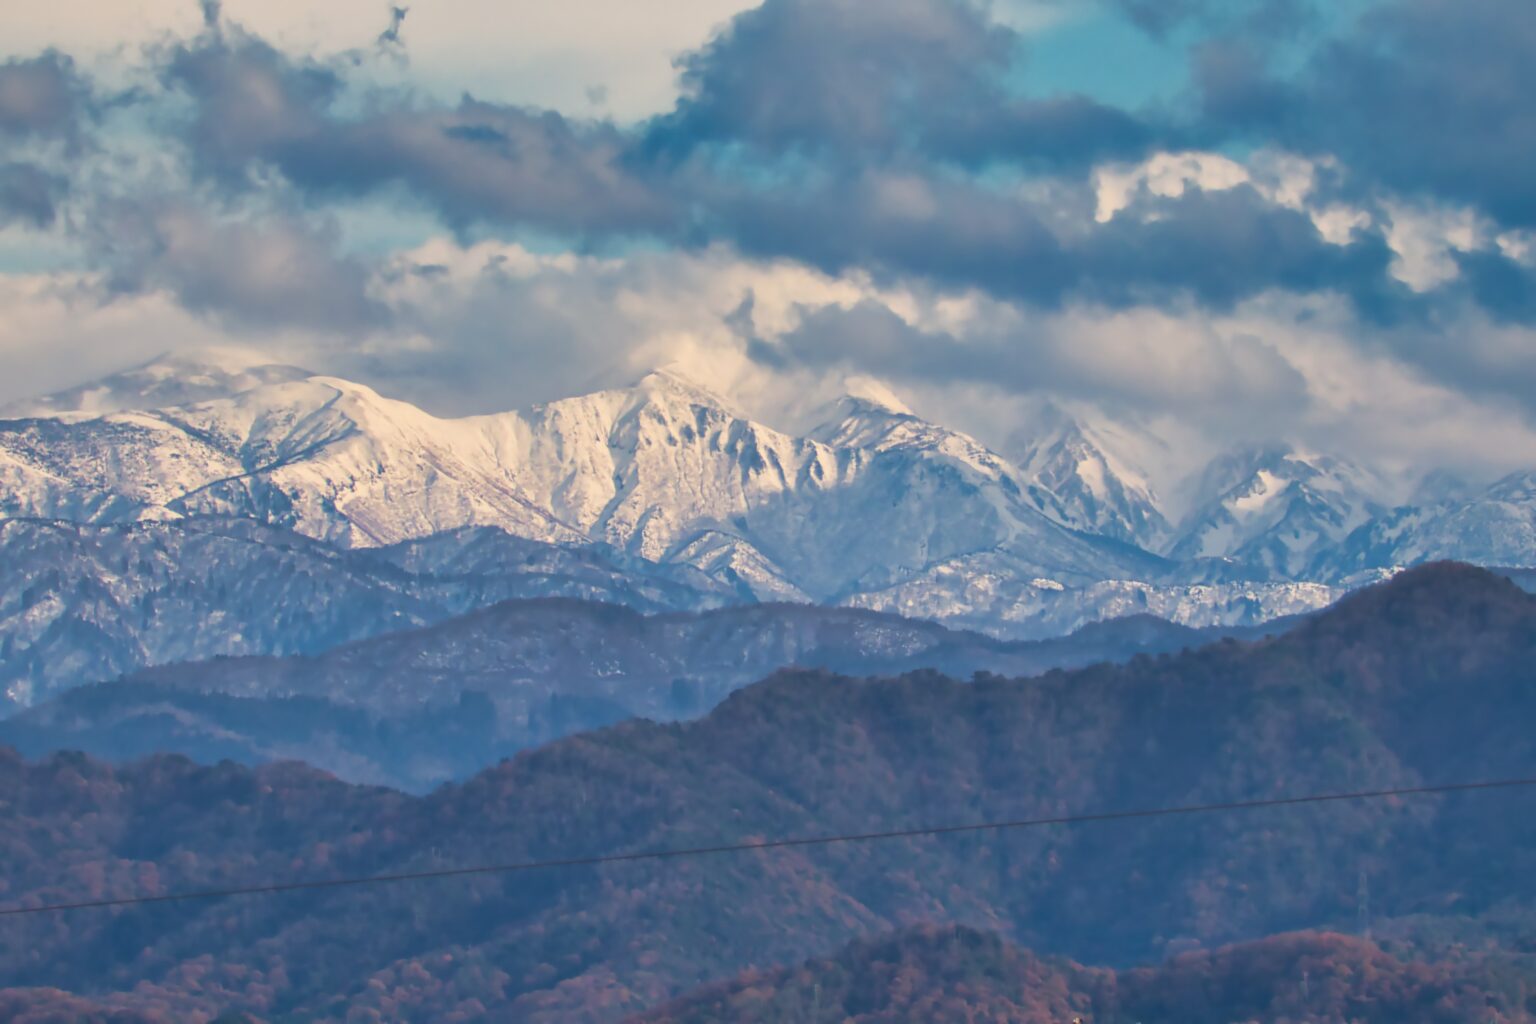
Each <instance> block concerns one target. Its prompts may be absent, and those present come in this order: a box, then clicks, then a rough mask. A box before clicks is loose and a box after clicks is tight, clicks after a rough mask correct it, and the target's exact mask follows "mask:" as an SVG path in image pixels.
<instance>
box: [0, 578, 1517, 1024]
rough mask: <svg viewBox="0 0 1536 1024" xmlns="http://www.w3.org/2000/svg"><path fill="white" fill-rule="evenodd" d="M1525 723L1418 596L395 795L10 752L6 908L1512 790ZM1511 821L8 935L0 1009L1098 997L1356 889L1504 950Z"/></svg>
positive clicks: (1511, 647) (1397, 921) (394, 1011)
mask: <svg viewBox="0 0 1536 1024" xmlns="http://www.w3.org/2000/svg"><path fill="white" fill-rule="evenodd" d="M1533 720H1536V599H1533V598H1532V597H1530V596H1528V595H1526V594H1524V593H1523V592H1522V591H1520V590H1519V588H1517V587H1515V586H1514V585H1513V584H1511V583H1509V582H1508V581H1506V580H1503V579H1501V578H1498V577H1496V576H1493V575H1492V574H1489V573H1485V572H1481V571H1479V570H1474V569H1470V568H1466V567H1462V566H1453V565H1439V566H1431V567H1427V568H1424V569H1420V570H1415V571H1413V572H1409V573H1405V574H1403V575H1402V576H1400V577H1399V578H1398V579H1396V580H1395V581H1393V582H1392V583H1389V584H1386V585H1383V586H1380V587H1378V588H1375V589H1373V590H1370V591H1366V592H1363V593H1361V594H1360V595H1358V596H1357V597H1354V598H1352V599H1350V600H1348V601H1346V602H1344V603H1342V604H1341V605H1340V606H1338V607H1337V608H1336V609H1334V610H1333V611H1330V612H1328V613H1326V614H1324V615H1322V616H1321V617H1319V618H1318V619H1317V620H1315V621H1313V622H1310V623H1307V624H1305V625H1303V626H1302V627H1300V628H1298V629H1297V630H1295V631H1293V632H1291V633H1289V634H1287V635H1285V636H1283V637H1279V638H1276V639H1273V640H1269V641H1263V642H1260V643H1258V644H1254V645H1246V644H1242V643H1236V642H1231V643H1223V644H1218V645H1216V646H1214V647H1210V648H1206V649H1203V650H1200V651H1196V652H1192V653H1184V654H1177V655H1166V656H1157V657H1141V658H1137V659H1135V660H1133V661H1132V662H1130V663H1129V664H1127V665H1124V666H1119V667H1112V666H1102V667H1097V668H1090V669H1086V670H1082V671H1076V672H1056V673H1052V674H1049V675H1046V676H1043V677H1040V678H1038V679H1033V680H1026V681H1008V680H1003V679H998V678H982V679H980V680H979V681H978V682H976V683H974V684H971V683H959V682H955V681H952V680H949V679H945V678H943V677H941V676H937V675H934V674H915V675H908V676H903V677H900V678H896V679H891V680H849V679H844V678H840V677H837V676H832V675H827V674H819V673H784V674H780V675H778V676H775V677H774V678H772V679H770V680H767V681H765V682H763V683H761V684H758V685H755V686H752V687H749V688H747V689H746V690H744V691H741V692H739V693H737V694H735V695H733V696H732V697H731V698H729V699H728V700H726V701H725V702H724V703H723V704H722V705H721V706H720V707H719V708H717V709H716V710H715V711H714V712H712V713H711V714H710V715H708V716H707V717H706V718H704V719H702V720H699V721H697V722H694V723H689V724H672V725H656V724H651V723H644V722H640V723H630V724H626V725H622V726H617V727H614V728H611V729H607V730H604V731H601V732H597V733H591V734H586V735H582V736H578V737H574V738H571V739H569V740H565V741H561V742H558V743H555V744H552V745H549V746H547V747H544V748H541V749H539V750H536V751H532V752H528V753H525V754H522V755H519V756H518V757H517V758H515V759H513V760H512V761H509V762H506V763H504V764H502V765H501V766H499V767H497V768H495V769H492V770H490V771H487V772H485V773H483V774H481V775H479V776H477V777H476V778H474V779H473V780H471V781H469V782H467V783H465V784H463V785H457V786H450V787H445V788H443V789H440V790H438V791H436V792H434V793H433V794H431V795H429V796H426V797H420V798H416V797H408V796H404V795H401V794H398V793H394V792H390V791H387V790H379V789H368V788H363V787H353V786H347V785H344V784H341V783H338V782H336V781H334V780H332V779H330V778H328V777H326V776H324V775H322V774H320V773H318V772H314V771H312V770H309V769H305V768H302V767H298V766H276V767H268V768H263V769H257V770H254V771H253V770H249V769H245V768H241V767H237V766H234V765H227V764H226V765H221V766H217V767H212V768H203V767H198V766H195V765H193V764H191V763H190V762H187V761H184V760H181V759H176V758H159V759H153V760H150V761H146V762H143V763H140V764H136V765H134V766H131V767H127V768H121V769H114V768H111V767H108V766H105V765H102V764H99V763H96V762H92V761H90V760H88V759H85V758H82V757H79V756H67V755H66V756H58V757H54V758H51V759H48V760H46V761H43V762H39V763H26V762H23V761H22V760H20V759H19V758H17V757H15V756H11V757H7V758H3V759H0V858H3V860H4V862H5V863H6V865H7V868H6V871H5V872H4V873H3V877H0V886H3V892H0V902H4V903H6V904H12V903H31V904H35V903H40V902H52V901H61V900H72V899H90V898H99V897H109V896H125V895H132V894H140V893H162V892H169V891H176V890H183V889H200V888H207V887H218V886H225V885H236V884H244V883H250V882H253V881H254V882H260V881H265V880H272V879H290V878H296V877H298V878H317V877H318V878H327V877H339V876H349V875H364V874H373V873H379V872H397V871H411V870H421V869H428V868H433V867H443V866H448V865H452V864H476V863H507V862H516V861H523V860H535V859H549V858H560V857H571V856H583V855H591V854H602V853H609V852H622V851H638V850H648V849H654V848H665V847H677V846H696V845H707V844H712V843H721V842H738V841H742V840H747V839H751V838H753V837H779V836H795V835H824V834H829V833H840V832H866V831H873V830H884V829H895V828H903V827H908V826H917V825H923V824H930V823H952V822H968V821H978V820H987V819H1017V818H1026V817H1034V816H1039V815H1045V814H1049V815H1060V814H1071V813H1076V812H1097V811H1105V810H1119V809H1132V808H1149V807H1166V806H1176V805H1184V804H1204V803H1213V802H1221V801H1230V800H1247V799H1253V798H1263V797H1273V796H1290V795H1297V794H1307V793H1316V792H1327V791H1340V790H1361V789H1379V788H1389V787H1402V786H1413V785H1418V784H1421V783H1426V782H1429V783H1440V782H1455V781H1463V780H1472V779H1487V778H1497V777H1513V776H1531V775H1536V735H1533V731H1532V730H1531V729H1530V728H1529V723H1530V722H1531V721H1533ZM1533 811H1536V794H1533V793H1531V792H1529V791H1518V790H1516V791H1501V792H1497V793H1484V794H1474V795H1463V796H1460V797H1454V798H1443V797H1424V798H1413V799H1409V800H1401V801H1396V802H1388V801H1377V802H1370V803H1348V804H1342V803H1341V804H1328V805H1319V806H1311V807H1302V808H1291V809H1287V810H1271V811H1263V812H1259V811H1250V812H1243V813H1233V814H1225V815H1212V816H1203V817H1180V818H1163V819H1152V820H1146V821H1142V822H1138V823H1120V824H1113V825H1111V824H1102V825H1096V826H1079V827H1073V828H1051V829H1035V830H1028V831H1017V832H1008V833H998V834H988V833H978V834H970V835H966V836H956V837H949V838H922V839H911V840H904V841H899V842H888V843H880V844H848V845H842V846H836V847H827V848H814V849H800V850H780V851H771V852H770V851H764V852H759V853H754V854H750V855H735V856H722V857H714V858H701V859H691V860H688V859H684V860H668V861H659V862H634V863H626V864H615V865H609V866H605V867H602V868H583V869H568V870H562V871H549V872H545V873H536V874H532V873H531V874H511V875H486V876H477V877H474V878H471V879H460V880H454V881H439V882H428V883H416V884H401V885H390V886H377V887H362V888H349V889H335V890H323V891H314V892H306V893H299V894H294V895H287V896H275V897H251V898H240V899H228V900H221V901H209V902H196V903H187V904H177V905H151V906H145V907H135V908H126V909H122V910H116V911H110V912H100V911H91V912H74V913H69V914H64V915H57V916H48V915H39V916H35V917H23V918H12V919H10V920H8V921H7V922H6V923H5V926H4V927H3V928H0V985H10V986H22V985H26V986H51V987H57V988H60V989H64V990H68V991H70V992H73V993H75V994H77V995H79V996H82V997H88V998H90V999H93V1000H95V1001H97V1002H98V1003H102V1004H103V1005H109V1006H116V1007H130V1008H134V1009H136V1010H138V1011H142V1012H145V1013H160V1014H162V1015H164V1018H165V1019H177V1020H181V1019H197V1017H198V1015H199V1014H203V1015H207V1014H211V1013H213V1012H214V1011H225V1010H230V1009H237V1010H242V1011H248V1012H251V1013H254V1014H256V1015H257V1016H260V1017H265V1018H278V1017H283V1016H285V1015H287V1016H288V1017H289V1019H295V1018H296V1019H304V1020H309V1019H338V1020H339V1019H350V1018H349V1017H348V1015H349V1014H357V1015H360V1016H359V1019H386V1020H396V1019H419V1020H427V1019H430V1020H454V1019H461V1020H472V1019H478V1018H480V1017H483V1016H485V1015H487V1014H494V1015H499V1016H502V1017H504V1018H505V1019H516V1020H522V1021H530V1022H541V1021H542V1022H555V1021H568V1020H573V1019H583V1020H595V1021H603V1020H616V1019H619V1018H622V1017H623V1016H624V1015H626V1014H630V1013H637V1012H641V1011H644V1010H647V1009H649V1008H651V1007H654V1006H657V1005H659V1004H660V1003H662V1002H663V1001H665V1000H666V999H668V998H672V997H675V996H676V995H678V994H679V993H681V992H684V991H686V990H687V989H690V988H693V987H695V986H698V985H700V984H705V983H709V982H714V981H719V980H721V979H725V978H728V977H730V976H731V975H733V974H735V973H736V972H738V971H740V970H742V969H744V968H747V967H749V966H753V965H768V964H776V963H777V964H792V963H800V962H803V961H804V960H805V958H806V957H808V956H824V955H827V954H830V953H831V952H833V951H834V950H836V949H838V948H839V947H841V946H842V945H844V944H845V943H847V942H849V941H853V940H857V939H860V938H863V937H867V936H870V935H873V934H878V933H881V932H884V931H888V930H890V929H892V928H896V927H901V926H905V925H908V924H911V923H913V922H922V921H927V922H935V923H945V922H948V923H959V924H965V925H970V926H979V927H984V928H987V929H989V930H995V931H998V932H1000V933H1002V934H1004V935H1005V936H1006V937H1007V938H1008V939H1009V940H1010V941H1014V942H1018V943H1020V944H1022V945H1024V946H1028V947H1030V948H1033V949H1035V950H1036V951H1038V952H1039V953H1040V954H1041V955H1043V956H1070V957H1072V958H1074V959H1076V960H1078V961H1079V962H1084V963H1094V964H1117V965H1121V966H1124V965H1128V964H1132V963H1138V962H1142V963H1145V962H1157V961H1160V960H1162V959H1163V958H1164V957H1165V956H1166V955H1167V954H1169V953H1170V952H1174V951H1178V950H1184V949H1195V948H1211V947H1215V946H1217V945H1220V944H1224V943H1228V942H1233V941H1239V940H1249V939H1255V938H1260V937H1263V936H1268V935H1274V934H1277V933H1281V932H1288V931H1293V930H1296V929H1303V928H1315V927H1331V928H1334V929H1340V928H1346V929H1347V928H1353V927H1354V926H1355V922H1356V919H1357V912H1358V906H1357V894H1358V893H1359V891H1360V885H1361V875H1362V873H1364V874H1365V875H1366V876H1367V879H1368V884H1369V887H1370V902H1371V908H1372V913H1373V914H1374V924H1375V927H1376V929H1377V933H1378V934H1379V935H1385V936H1391V937H1393V939H1394V941H1400V942H1402V943H1405V944H1408V945H1409V946H1410V947H1411V948H1413V949H1414V950H1415V951H1416V953H1417V954H1419V955H1423V956H1427V957H1432V958H1433V957H1437V956H1440V955H1442V953H1443V951H1444V950H1445V949H1447V948H1449V947H1450V946H1451V945H1452V944H1454V943H1462V944H1467V943H1492V944H1493V945H1495V946H1496V947H1500V948H1506V949H1518V948H1520V947H1521V946H1522V945H1525V946H1527V948H1528V944H1529V943H1530V942H1531V939H1532V936H1533V935H1536V912H1533V908H1536V814H1533V813H1532V812H1533ZM214 950H216V951H217V955H213V954H212V953H211V952H210V951H214ZM369 1014H373V1015H375V1016H372V1017H370V1016H369Z"/></svg>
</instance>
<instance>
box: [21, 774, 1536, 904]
mask: <svg viewBox="0 0 1536 1024" xmlns="http://www.w3.org/2000/svg"><path fill="white" fill-rule="evenodd" d="M1529 788H1536V778H1533V779H1505V780H1500V781H1496V782H1460V783H1450V784H1447V785H1441V786H1413V787H1408V788H1403V789H1376V790H1365V791H1362V792H1357V793H1315V794H1310V795H1308V796H1292V797H1277V798H1274V799H1270V800H1246V801H1235V802H1230V803H1219V804H1194V805H1189V806H1184V807H1157V808H1147V809H1141V810H1132V811H1105V812H1101V813H1098V814H1071V815H1062V816H1059V817H1053V818H1024V819H1021V820H1018V821H985V822H976V823H972V824H966V825H929V826H923V827H918V828H904V829H893V830H891V831H888V832H858V833H847V834H842V835H830V836H803V837H798V838H788V839H771V840H764V841H763V842H756V843H728V844H723V845H719V846H694V847H683V848H677V849H663V850H641V851H636V852H634V853H610V854H602V855H599V856H592V857H567V858H562V859H558V860H534V861H522V862H520V863H513V864H481V865H476V866H473V867H461V868H441V869H438V870H435V871H409V872H402V873H399V874H388V875H360V876H355V877H350V878H325V879H314V880H311V881H299V882H275V883H271V884H268V885H251V886H241V887H238V888H229V889H203V890H195V891H189V892H179V893H167V894H165V895H162V896H125V897H122V898H120V899H110V900H87V901H84V902H80V903H48V904H43V905H41V906H36V907H5V908H0V917H16V916H20V915H22V914H47V913H55V912H59V911H65V910H94V909H100V908H105V907H126V906H134V905H138V904H145V903H178V902H183V901H188V900H212V899H223V898H225V897H227V896H265V895H270V894H275V893H284V892H302V891H306V890H312V889H339V888H344V887H349V886H362V885H388V884H394V883H397V882H422V881H429V880H431V879H436V878H462V877H466V876H470V875H495V874H510V873H513V872H520V871H541V870H548V869H553V868H575V867H597V866H601V865H605V864H628V863H633V862H635V861H647V860H675V859H679V858H683V857H707V856H714V855H718V854H730V853H751V852H754V851H760V850H784V849H791V848H802V847H813V846H835V845H839V844H843V843H875V842H886V841H889V840H894V839H918V838H923V837H927V836H947V835H959V834H962V833H967V832H1001V831H1008V830H1013V829H1026V828H1044V827H1047V826H1051V825H1089V824H1095V823H1099V822H1118V821H1135V820H1139V819H1146V818H1169V817H1177V816H1181V815H1195V814H1223V813H1229V812H1234V811H1259V810H1266V809H1270V808H1276V807H1297V806H1301V805H1304V804H1326V803H1346V802H1354V801H1362V800H1386V799H1391V798H1393V797H1411V796H1433V795H1437V794H1447V793H1470V792H1480V791H1487V790H1498V789H1529Z"/></svg>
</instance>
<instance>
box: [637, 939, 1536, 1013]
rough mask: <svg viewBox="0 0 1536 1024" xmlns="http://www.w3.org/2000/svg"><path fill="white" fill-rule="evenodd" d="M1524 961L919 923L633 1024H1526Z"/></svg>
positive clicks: (1341, 944) (1534, 979) (1528, 976)
mask: <svg viewBox="0 0 1536 1024" xmlns="http://www.w3.org/2000/svg"><path fill="white" fill-rule="evenodd" d="M1533 983H1536V975H1533V974H1532V972H1531V971H1530V969H1529V967H1528V966H1524V965H1521V966H1517V965H1515V964H1512V963H1509V962H1501V961H1499V960H1497V959H1495V958H1487V957H1465V958H1461V959H1458V960H1455V961H1451V962H1442V963H1434V964H1429V963H1416V962H1411V961H1405V960H1402V959H1399V958H1397V957H1394V956H1392V955H1390V954H1389V953H1386V952H1383V951H1382V950H1381V949H1379V948H1377V947H1376V946H1374V945H1372V944H1371V943H1369V942H1365V941H1363V940H1360V939H1356V938H1348V937H1345V936H1340V935H1329V934H1320V933H1303V934H1292V935H1283V936H1276V937H1274V938H1269V939H1262V940H1259V941H1256V942H1252V943H1247V944H1244V945H1240V946H1233V947H1227V948H1223V949H1219V950H1216V951H1213V952H1209V953H1206V952H1200V953H1188V954H1184V955H1181V956H1178V957H1175V958H1173V959H1171V960H1170V961H1168V962H1167V963H1166V964H1163V965H1162V966H1160V967H1156V968H1151V969H1136V970H1128V971H1120V972H1115V971H1111V970H1106V969H1102V968H1100V969H1090V968H1085V967H1081V966H1079V965H1077V964H1075V963H1072V962H1071V961H1066V960H1045V959H1041V958H1040V957H1038V956H1036V955H1034V954H1033V953H1030V952H1028V951H1026V950H1022V949H1020V948H1018V947H1016V946H1013V945H1011V944H1009V943H1007V942H1005V941H1004V940H1002V939H1001V938H999V937H998V936H996V935H993V934H987V933H983V932H976V931H972V930H970V929H966V928H957V927H942V928H941V927H933V926H929V927H923V928H916V929H910V930H906V931H901V932H896V933H892V934H887V935H882V936H880V937H878V938H874V939H868V940H863V941H860V942H856V943H853V944H851V945H849V946H847V947H845V948H844V949H842V950H840V951H839V952H838V953H837V954H836V955H834V956H831V957H827V958H823V959H815V960H811V961H808V962H806V963H804V964H802V965H799V966H795V967H787V968H776V969H772V970H766V971H749V972H746V973H745V974H743V975H741V976H740V977H738V978H735V979H733V980H731V981H729V982H725V983H721V984H716V985H711V986H707V987H706V988H704V989H703V990H701V991H699V992H696V993H690V994H689V995H687V996H684V997H682V998H680V999H677V1000H675V1001H673V1002H671V1003H669V1004H667V1005H666V1006H663V1007H661V1008H659V1009H657V1010H655V1011H652V1012H650V1013H646V1014H644V1015H641V1016H639V1017H637V1018H635V1019H634V1021H633V1022H632V1024H718V1022H720V1021H731V1022H733V1024H801V1022H804V1021H822V1022H825V1021H837V1022H839V1024H908V1022H915V1021H924V1022H936V1024H938V1022H967V1024H1066V1022H1068V1021H1071V1020H1073V1019H1074V1018H1076V1017H1081V1018H1082V1019H1083V1020H1084V1021H1085V1022H1088V1024H1131V1022H1133V1021H1134V1022H1137V1024H1231V1022H1233V1021H1286V1022H1289V1024H1325V1022H1335V1021H1350V1022H1352V1024H1402V1022H1404V1021H1412V1022H1414V1024H1510V1022H1514V1021H1527V1020H1530V1019H1532V1014H1533V1011H1536V989H1533V988H1531V986H1532V984H1533Z"/></svg>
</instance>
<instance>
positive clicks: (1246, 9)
mask: <svg viewBox="0 0 1536 1024" xmlns="http://www.w3.org/2000/svg"><path fill="white" fill-rule="evenodd" d="M1112 2H1113V5H1114V6H1115V7H1116V8H1118V9H1119V10H1120V11H1121V12H1122V13H1123V14H1124V15H1125V16H1126V17H1128V18H1129V19H1130V20H1131V21H1133V22H1134V23H1135V24H1136V25H1138V26H1139V27H1141V28H1142V29H1143V30H1145V31H1147V32H1149V33H1151V34H1152V35H1153V36H1156V37H1158V38H1164V37H1167V36H1169V35H1171V34H1173V33H1174V32H1176V31H1178V30H1182V29H1186V28H1190V27H1194V28H1196V29H1199V30H1201V31H1203V32H1220V33H1223V34H1233V33H1245V34H1256V35H1262V36H1270V37H1273V36H1275V35H1281V34H1290V33H1294V32H1297V31H1299V30H1300V29H1302V28H1304V27H1307V26H1309V25H1311V24H1313V23H1314V22H1315V20H1316V18H1317V15H1318V4H1317V2H1316V0H1112Z"/></svg>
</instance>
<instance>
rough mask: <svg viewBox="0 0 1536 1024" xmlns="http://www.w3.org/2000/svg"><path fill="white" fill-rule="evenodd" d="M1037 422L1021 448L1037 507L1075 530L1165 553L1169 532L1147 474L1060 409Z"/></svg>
mask: <svg viewBox="0 0 1536 1024" xmlns="http://www.w3.org/2000/svg"><path fill="white" fill-rule="evenodd" d="M1033 419H1034V422H1033V424H1032V425H1031V427H1029V428H1028V429H1027V430H1026V431H1025V432H1023V434H1022V435H1021V436H1020V437H1019V440H1018V442H1017V444H1016V448H1017V450H1018V452H1019V468H1020V470H1021V472H1022V473H1023V474H1024V478H1025V480H1026V481H1027V490H1028V494H1029V498H1030V501H1031V502H1032V503H1033V504H1034V505H1035V507H1036V508H1038V509H1039V510H1040V511H1041V512H1043V513H1045V514H1046V515H1048V516H1050V517H1051V518H1053V519H1055V520H1057V521H1058V522H1061V523H1063V524H1065V525H1067V526H1071V527H1073V528H1074V529H1078V530H1084V531H1087V532H1089V533H1099V534H1103V535H1104V536H1107V537H1113V538H1115V539H1116V540H1121V541H1125V542H1127V543H1131V544H1136V545H1139V546H1141V547H1144V548H1147V549H1148V550H1157V549H1158V548H1160V547H1161V545H1162V544H1163V542H1164V540H1165V539H1166V537H1167V534H1168V532H1169V526H1168V522H1167V520H1166V519H1165V518H1164V516H1163V512H1162V509H1161V507H1160V502H1159V500H1158V496H1157V493H1156V492H1155V491H1154V489H1153V487H1152V484H1151V483H1150V481H1149V480H1148V479H1147V474H1146V473H1145V472H1144V471H1143V470H1141V469H1140V468H1138V467H1137V466H1135V465H1134V464H1133V463H1132V462H1131V461H1130V460H1129V459H1128V458H1126V457H1125V456H1123V455H1119V454H1117V453H1116V452H1115V451H1114V447H1115V446H1114V445H1113V444H1112V443H1111V442H1110V441H1109V440H1108V439H1107V438H1106V437H1105V436H1104V435H1103V432H1101V431H1099V430H1095V429H1093V428H1091V427H1089V426H1087V425H1085V424H1084V423H1083V422H1082V421H1080V420H1079V419H1077V418H1076V417H1074V416H1072V415H1070V414H1069V413H1067V412H1066V411H1065V410H1063V409H1061V408H1060V407H1058V406H1055V405H1052V404H1046V405H1043V406H1041V407H1040V408H1039V409H1038V410H1037V411H1036V413H1035V415H1034V417H1033Z"/></svg>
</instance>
